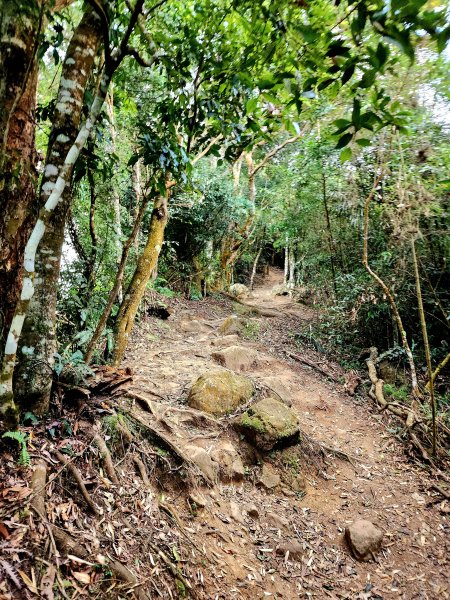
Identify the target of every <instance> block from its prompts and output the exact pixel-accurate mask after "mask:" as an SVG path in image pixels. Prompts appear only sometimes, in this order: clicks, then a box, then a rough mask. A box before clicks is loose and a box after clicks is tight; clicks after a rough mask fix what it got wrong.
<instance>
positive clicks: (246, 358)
mask: <svg viewBox="0 0 450 600" xmlns="http://www.w3.org/2000/svg"><path fill="white" fill-rule="evenodd" d="M211 357H212V359H213V360H214V361H215V362H217V363H219V365H221V366H222V367H225V368H226V369H230V370H231V371H236V372H238V373H240V372H242V371H251V370H252V369H253V368H256V367H258V366H259V364H260V363H262V362H264V359H263V356H260V355H259V353H258V352H257V351H256V350H253V349H251V348H247V347H244V346H230V347H229V348H225V349H224V350H217V351H216V352H212V354H211ZM267 362H269V361H267Z"/></svg>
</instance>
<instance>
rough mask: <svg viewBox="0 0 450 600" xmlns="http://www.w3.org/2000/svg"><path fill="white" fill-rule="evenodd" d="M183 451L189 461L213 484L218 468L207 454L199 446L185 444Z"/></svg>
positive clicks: (216, 477)
mask: <svg viewBox="0 0 450 600" xmlns="http://www.w3.org/2000/svg"><path fill="white" fill-rule="evenodd" d="M184 451H185V452H186V454H187V455H188V456H189V459H190V460H191V461H192V462H193V463H194V464H195V465H196V466H197V467H198V468H199V469H200V471H201V472H202V473H203V475H204V476H205V477H206V479H208V480H209V481H210V482H211V483H215V482H216V481H217V479H218V475H219V466H218V465H217V463H215V462H214V461H213V460H212V459H211V457H210V455H209V454H208V452H206V450H205V449H204V448H201V447H200V446H195V445H194V444H187V445H186V446H185V447H184Z"/></svg>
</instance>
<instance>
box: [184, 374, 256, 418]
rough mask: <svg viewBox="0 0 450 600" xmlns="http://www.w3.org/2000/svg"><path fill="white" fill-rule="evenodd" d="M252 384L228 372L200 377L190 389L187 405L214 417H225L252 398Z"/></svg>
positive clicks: (246, 379) (245, 378) (244, 378)
mask: <svg viewBox="0 0 450 600" xmlns="http://www.w3.org/2000/svg"><path fill="white" fill-rule="evenodd" d="M253 392H254V386H253V382H252V381H251V380H250V379H248V378H247V377H244V376H242V375H237V374H235V373H230V372H229V371H214V372H212V373H208V374H205V375H202V376H201V377H199V378H198V379H197V381H196V382H195V383H194V385H193V386H192V388H191V391H190V392H189V396H188V404H189V406H190V407H191V408H196V409H198V410H203V411H204V412H207V413H210V414H212V415H216V416H222V415H226V414H228V413H230V412H233V411H234V410H236V408H237V407H238V406H240V405H241V404H245V403H246V402H248V401H249V400H250V398H251V397H252V396H253Z"/></svg>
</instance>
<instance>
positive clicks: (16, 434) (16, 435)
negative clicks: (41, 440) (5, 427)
mask: <svg viewBox="0 0 450 600" xmlns="http://www.w3.org/2000/svg"><path fill="white" fill-rule="evenodd" d="M2 438H3V439H9V440H14V441H16V442H17V443H18V444H19V448H20V450H19V461H18V462H19V465H22V466H28V465H29V464H30V454H29V452H28V449H27V441H28V436H27V435H26V434H25V433H22V432H21V431H6V432H5V433H4V434H3V435H2Z"/></svg>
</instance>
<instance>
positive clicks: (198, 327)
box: [125, 270, 450, 600]
mask: <svg viewBox="0 0 450 600" xmlns="http://www.w3.org/2000/svg"><path fill="white" fill-rule="evenodd" d="M280 279H282V273H281V272H280V271H278V270H271V272H270V273H269V276H268V277H267V278H266V279H265V280H264V281H263V282H262V283H260V285H258V286H257V287H256V288H255V290H254V292H253V294H252V297H251V298H250V299H249V300H248V302H249V304H252V305H254V306H258V307H260V308H268V307H269V308H274V309H278V310H280V311H282V312H283V313H284V314H285V315H288V316H285V317H283V318H264V317H258V318H255V317H254V316H251V315H250V316H249V315H248V314H247V315H246V314H245V307H243V306H242V305H240V304H237V303H234V304H231V303H230V302H229V301H225V300H218V299H213V298H209V299H206V300H203V301H199V302H189V301H178V300H177V301H176V302H175V303H174V309H175V310H174V314H173V315H172V316H171V317H170V319H169V320H168V321H161V320H158V319H156V318H154V317H151V318H148V319H146V320H144V322H143V323H142V325H141V327H140V328H139V330H138V331H137V332H136V334H135V336H134V340H133V343H132V344H130V350H129V352H128V353H127V359H126V361H125V364H126V365H127V366H131V367H132V368H133V370H134V374H135V376H134V390H135V391H136V392H138V393H140V394H147V395H149V396H148V397H151V396H152V395H153V397H154V399H156V398H157V397H158V396H159V398H158V400H162V403H164V404H165V405H169V406H172V407H174V408H182V407H183V405H184V404H185V401H186V396H187V392H188V391H189V389H190V386H191V385H192V383H193V382H194V381H195V380H196V379H197V377H198V376H200V375H202V374H204V373H207V372H209V371H211V370H215V369H217V368H218V366H217V364H216V363H215V362H214V360H213V358H212V357H211V353H212V352H214V351H215V350H217V348H224V347H228V346H235V345H237V346H240V347H244V348H246V349H248V350H249V351H250V350H252V351H254V350H256V351H257V352H259V353H260V357H261V360H260V361H258V363H257V365H256V367H255V368H253V369H252V370H251V371H249V372H246V373H245V375H247V376H249V377H251V378H252V379H253V380H254V381H255V382H256V383H258V384H264V383H266V384H268V383H272V384H276V385H278V386H281V387H282V388H283V390H284V391H285V395H287V396H289V397H288V398H286V399H287V400H289V401H290V402H291V403H292V408H293V409H294V410H295V411H296V412H297V413H298V415H299V420H300V426H301V430H302V432H304V433H305V434H307V436H309V437H310V438H312V439H315V440H319V441H321V442H323V443H324V444H326V446H328V447H333V448H336V449H340V450H342V451H343V452H345V453H346V454H348V455H349V457H351V462H348V461H345V460H339V459H336V458H334V455H333V454H332V453H329V455H328V457H327V466H326V473H325V472H323V471H322V473H319V472H318V470H317V469H316V468H315V467H314V465H313V464H310V465H308V461H303V462H302V460H301V458H300V459H299V462H298V460H297V457H296V456H294V455H293V457H292V458H291V459H290V460H291V463H292V464H291V466H292V471H293V475H294V476H295V477H296V478H297V479H300V478H302V477H303V476H304V477H305V483H306V485H305V492H306V494H304V495H303V493H295V492H293V491H292V489H289V486H286V485H282V486H278V487H277V488H275V489H274V490H270V491H269V490H265V489H263V488H261V487H260V486H256V485H255V482H256V481H257V480H258V477H259V476H260V465H258V464H255V465H253V466H249V467H248V469H247V476H246V477H245V479H244V482H243V483H236V484H227V485H224V484H218V485H216V486H215V488H214V489H213V490H209V489H207V488H204V489H202V490H200V491H201V493H202V494H203V495H204V497H205V498H206V499H207V502H206V507H205V509H203V510H202V511H200V512H199V513H198V514H197V516H195V517H194V516H193V515H192V512H191V511H190V510H189V509H188V505H187V503H186V498H185V496H184V495H183V493H182V492H181V491H178V493H177V492H176V490H174V492H173V494H172V495H169V496H167V499H166V502H167V503H171V505H173V506H176V510H177V512H178V515H179V517H180V519H181V521H182V522H183V524H184V526H185V527H186V528H188V530H189V532H190V535H191V536H192V539H194V540H195V541H196V543H197V546H200V547H203V548H204V549H205V551H206V555H207V556H208V557H213V562H211V563H208V562H207V561H206V562H205V560H200V558H201V557H198V556H197V560H198V561H199V563H198V567H199V569H201V570H202V577H203V580H204V584H203V587H202V590H201V593H200V592H199V593H198V594H197V596H198V597H200V598H208V599H209V598H211V599H212V598H248V599H249V600H250V599H252V600H256V599H259V598H265V597H274V598H287V599H293V598H352V599H353V598H355V599H356V598H360V599H366V598H367V599H368V598H374V599H375V598H378V599H380V598H382V599H384V600H387V599H391V598H392V599H394V598H395V599H397V598H402V599H405V600H413V599H434V598H436V599H437V598H449V597H450V595H449V594H450V592H449V588H448V566H449V562H448V561H449V553H448V548H449V538H448V531H449V527H448V520H447V519H448V514H447V513H448V508H447V507H446V505H445V503H442V504H441V505H439V504H438V502H437V500H439V499H436V496H435V495H433V492H432V491H431V483H432V482H431V480H430V479H429V478H428V476H427V475H426V473H425V472H424V471H423V470H422V469H420V468H419V467H417V466H415V465H414V464H413V463H412V462H410V461H409V460H408V458H407V456H406V453H405V448H404V446H403V444H401V443H399V442H398V441H397V439H396V438H395V436H394V435H393V430H392V428H391V427H392V424H391V423H390V421H389V420H388V418H387V417H386V416H384V415H383V416H380V414H379V413H378V412H377V411H374V409H373V406H372V405H371V404H370V403H369V402H368V401H366V400H364V399H363V398H360V397H355V398H352V397H350V396H348V394H346V392H345V390H344V388H343V386H342V385H341V384H338V383H334V382H331V381H330V380H327V379H326V378H325V377H324V376H323V375H322V374H320V373H318V372H317V371H316V370H313V369H311V368H309V367H307V366H305V365H303V364H301V363H299V362H296V361H293V360H292V359H289V358H287V357H286V348H288V350H289V349H290V350H292V351H293V352H296V353H297V354H299V353H301V354H302V355H303V356H305V357H307V356H308V351H305V350H304V349H303V348H302V349H301V350H299V349H298V347H295V345H294V344H293V342H292V339H291V338H292V334H294V333H295V330H296V328H297V327H298V326H299V324H301V323H302V322H303V323H304V321H306V322H307V321H309V320H311V319H312V318H314V311H312V310H311V309H309V308H307V307H304V306H301V305H298V304H296V303H295V302H294V301H293V300H292V299H291V298H289V297H288V296H275V295H274V294H273V292H272V288H273V287H274V286H275V285H277V284H279V283H281V281H280ZM231 312H236V313H237V314H238V315H240V316H241V317H243V318H246V319H248V327H247V331H246V332H245V331H244V332H243V333H242V334H240V335H239V336H236V335H231V336H230V335H228V336H226V335H225V336H221V335H220V334H219V331H218V330H219V326H220V325H221V323H223V321H224V319H225V318H226V317H227V316H229V315H230V313H231ZM289 344H290V345H289ZM313 360H314V361H317V358H316V357H313ZM322 360H324V359H322ZM328 368H329V370H333V372H334V373H335V374H336V373H337V374H338V375H339V374H342V373H343V372H342V369H340V367H338V366H337V365H334V364H332V363H328ZM155 394H156V396H154V395H155ZM221 422H222V424H223V426H224V431H223V434H221V436H222V437H221V439H222V438H223V437H225V438H229V439H231V440H232V441H233V442H236V436H235V434H234V433H232V432H231V431H232V430H231V428H228V423H229V418H228V417H224V418H223V419H222V420H221ZM203 433H204V434H205V439H207V434H208V432H207V431H204V432H203ZM201 434H202V432H200V434H199V431H198V430H197V429H196V430H195V431H193V432H192V438H193V439H194V437H195V440H196V441H198V437H199V435H200V436H201ZM183 435H187V437H188V438H189V433H187V434H186V433H185V434H183ZM233 435H234V436H235V437H233ZM213 437H214V436H213ZM188 441H189V440H188ZM214 443H215V442H211V443H210V445H209V446H208V445H204V447H205V448H207V450H208V451H210V450H211V448H213V446H214ZM208 444H209V442H208ZM283 456H284V454H283ZM286 456H288V455H286ZM265 460H267V461H268V462H271V463H272V464H273V465H274V466H275V467H276V468H278V467H279V466H280V463H279V461H278V462H277V460H278V459H277V456H274V454H273V453H272V454H271V455H270V456H269V457H266V458H265ZM299 465H300V467H301V471H302V474H301V475H299V474H298V472H297V471H298V468H299ZM250 505H251V506H255V507H256V509H257V512H258V515H257V516H254V517H250V516H249V514H248V512H246V511H247V509H248V508H249V506H250ZM357 518H365V519H368V520H370V521H372V522H373V523H375V524H376V525H377V526H379V527H380V528H381V529H383V530H384V532H385V537H384V545H383V550H382V551H381V552H380V553H379V554H378V556H377V557H376V562H370V563H359V562H357V561H355V560H354V559H353V558H352V557H351V555H350V554H349V551H348V549H347V548H346V546H345V544H344V542H343V530H344V528H345V526H346V525H348V524H349V523H351V522H352V521H354V520H356V519H357ZM293 543H300V544H301V546H302V553H301V556H299V557H295V559H293V557H292V556H289V555H288V556H287V559H286V556H285V552H286V550H289V549H291V554H292V548H293V546H292V544H293ZM277 548H278V550H277ZM213 563H214V564H213ZM205 565H206V566H205Z"/></svg>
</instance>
